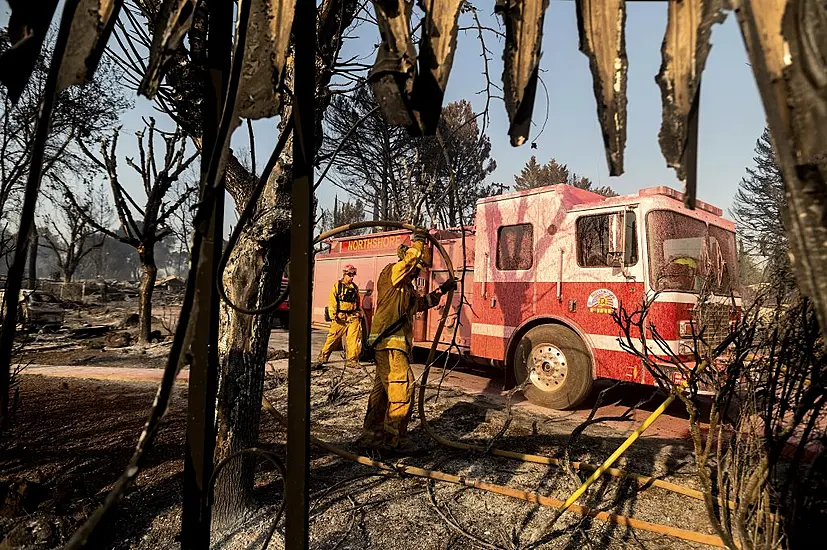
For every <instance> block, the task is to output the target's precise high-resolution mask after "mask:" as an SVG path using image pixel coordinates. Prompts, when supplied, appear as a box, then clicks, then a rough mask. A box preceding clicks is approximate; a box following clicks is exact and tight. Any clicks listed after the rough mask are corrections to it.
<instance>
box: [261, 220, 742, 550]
mask: <svg viewBox="0 0 827 550" xmlns="http://www.w3.org/2000/svg"><path fill="white" fill-rule="evenodd" d="M370 227H385V228H392V229H402V230H407V231H412V232H415V231H418V232H422V233H424V234H425V235H426V236H427V238H428V240H429V241H430V242H431V244H432V245H433V246H434V248H436V249H437V250H438V251H439V253H440V255H441V256H442V258H443V261H444V262H445V267H446V270H447V271H448V276H449V277H450V278H454V276H455V275H454V267H453V263H452V262H451V258H450V256H449V255H448V253H447V252H446V251H445V248H444V247H443V246H442V244H441V243H440V242H439V241H438V240H437V239H436V238H435V237H434V236H433V235H431V234H430V233H427V232H424V231H423V230H422V229H421V228H417V227H415V226H413V225H410V224H406V223H402V222H392V221H366V222H357V223H352V224H348V225H344V226H340V227H337V228H334V229H331V230H330V231H326V232H324V233H322V234H320V235H319V236H318V237H316V239H315V240H314V244H316V243H319V242H321V241H324V240H326V239H329V238H331V237H334V236H336V235H339V234H341V233H344V232H345V231H350V230H354V229H364V228H370ZM453 294H454V291H453V290H451V291H449V292H448V293H447V294H446V297H447V298H446V299H447V303H448V304H450V303H451V302H452V300H453ZM448 312H449V308H447V307H446V308H444V309H443V312H442V317H441V318H440V322H439V324H438V326H437V329H436V332H435V334H434V337H433V342H432V343H431V347H430V350H429V353H428V359H427V362H426V364H425V369H424V370H423V372H422V377H421V382H420V387H419V400H418V401H419V403H418V412H419V416H420V418H421V422H422V426H423V428H424V430H425V432H426V433H427V434H428V436H429V437H431V438H432V439H433V440H434V441H436V442H437V443H439V444H441V445H443V446H446V447H450V448H454V449H459V450H469V451H474V452H479V453H483V454H485V453H486V452H487V453H490V454H492V455H495V456H501V457H504V458H511V459H515V460H520V461H523V462H532V463H537V464H546V465H553V466H560V465H562V464H563V462H562V461H561V460H559V459H556V458H552V457H546V456H539V455H532V454H526V453H517V452H513V451H506V450H503V449H496V448H493V449H490V450H487V449H485V448H484V447H481V446H479V445H472V444H468V443H462V442H459V441H453V440H450V439H447V438H445V437H442V436H441V435H439V434H438V433H436V431H435V430H434V429H433V428H432V427H431V426H430V424H429V423H428V419H427V416H426V414H425V390H426V387H427V381H428V374H429V372H430V369H431V365H432V364H433V361H434V356H435V354H436V350H437V346H438V343H439V341H440V337H441V335H442V331H443V329H444V327H445V324H446V321H447V317H448ZM673 399H674V395H671V396H670V398H667V403H664V404H663V405H662V406H661V407H659V408H658V409H657V410H656V411H655V413H653V414H652V415H650V417H649V418H648V419H647V420H646V422H644V425H642V426H641V427H640V428H638V430H636V431H635V432H633V434H632V435H631V436H630V437H629V439H627V441H626V442H624V444H622V445H621V447H620V448H619V449H618V450H617V451H615V453H614V454H613V455H612V456H611V457H610V459H609V460H607V461H606V462H605V463H604V464H603V465H601V466H595V465H593V464H588V463H584V462H571V463H569V465H570V466H571V467H573V468H576V469H578V470H581V471H589V472H593V475H592V476H591V477H590V478H589V480H587V481H586V483H584V484H583V485H582V486H581V487H580V488H579V489H578V491H576V492H575V493H574V494H573V495H572V496H571V497H569V498H568V499H567V500H566V501H565V502H564V501H561V500H558V499H556V498H553V497H549V496H544V495H539V494H537V493H532V492H527V491H522V490H519V489H514V488H512V487H507V486H504V485H498V484H494V483H488V482H484V481H479V480H476V479H471V478H467V477H465V476H457V475H453V474H448V473H445V472H440V471H435V470H428V469H424V468H418V467H415V466H409V465H406V464H402V463H400V462H396V463H393V464H388V463H384V462H380V461H377V460H374V459H372V458H369V457H366V456H360V455H356V454H354V453H351V452H349V451H346V450H344V449H341V448H339V447H336V446H334V445H331V444H330V443H327V442H326V441H323V440H321V439H319V438H317V437H315V436H313V435H311V437H310V441H311V443H313V444H314V445H317V446H319V447H321V448H323V449H325V450H326V451H328V452H330V453H333V454H335V455H337V456H339V457H341V458H344V459H346V460H349V461H352V462H356V463H358V464H363V465H365V466H370V467H373V468H377V469H379V470H380V471H381V473H382V474H383V475H394V474H402V475H411V476H415V477H421V478H426V479H432V480H436V481H443V482H446V483H453V484H458V485H463V486H465V487H473V488H476V489H480V490H483V491H487V492H490V493H495V494H499V495H504V496H508V497H512V498H516V499H519V500H523V501H525V502H530V503H532V504H539V505H541V506H544V507H549V508H555V509H557V510H558V511H559V512H560V513H562V512H564V511H569V512H573V513H577V514H579V515H581V516H584V517H592V518H595V519H598V520H601V521H605V522H607V523H612V524H615V525H621V526H625V527H629V528H632V529H639V530H643V531H649V532H652V533H657V534H662V535H669V536H673V537H676V538H680V539H683V540H687V541H692V542H697V543H701V544H707V545H710V546H716V547H724V543H723V541H722V540H721V538H720V537H718V536H715V535H709V534H705V533H699V532H696V531H689V530H686V529H679V528H675V527H671V526H668V525H663V524H658V523H652V522H648V521H643V520H639V519H635V518H632V517H628V516H621V515H618V514H614V513H610V512H603V511H599V510H596V509H593V508H588V507H585V506H580V505H577V504H575V503H574V502H575V501H576V500H577V498H578V497H579V496H580V495H582V493H583V492H585V490H586V489H587V488H588V487H589V485H591V484H592V483H593V482H594V481H595V480H596V479H597V478H599V477H600V476H602V475H604V474H608V475H610V476H613V477H625V478H629V479H634V480H636V481H638V482H639V483H641V484H643V485H644V486H655V487H660V488H662V489H665V490H667V491H671V492H674V493H679V494H682V495H685V496H688V497H691V498H694V499H698V500H703V499H704V496H703V493H701V492H700V491H697V490H695V489H690V488H688V487H684V486H681V485H677V484H674V483H669V482H666V481H663V480H660V479H656V478H654V477H651V476H644V475H639V474H635V473H632V472H627V471H624V470H620V469H617V468H612V467H610V466H611V464H612V463H613V462H614V461H615V460H616V459H617V458H618V457H619V456H620V455H622V454H623V452H625V450H626V449H628V447H629V446H631V444H632V443H633V442H634V441H635V440H636V439H637V437H639V435H640V434H641V433H642V432H643V431H644V430H645V429H646V428H647V427H648V426H649V425H651V423H652V422H654V421H655V419H657V417H658V416H659V415H660V413H662V412H663V411H664V410H665V409H666V406H668V403H671V401H672V400H673ZM262 406H263V407H264V408H265V410H267V411H268V412H269V413H270V414H271V415H272V416H273V417H274V419H275V420H276V421H277V422H278V423H280V424H282V425H284V426H286V425H287V419H286V418H285V417H284V416H283V415H282V414H281V413H280V412H279V411H278V410H277V409H276V408H275V406H273V404H272V403H271V402H270V401H269V400H268V399H267V398H266V397H262ZM728 505H729V506H730V507H731V506H733V503H731V502H729V503H728Z"/></svg>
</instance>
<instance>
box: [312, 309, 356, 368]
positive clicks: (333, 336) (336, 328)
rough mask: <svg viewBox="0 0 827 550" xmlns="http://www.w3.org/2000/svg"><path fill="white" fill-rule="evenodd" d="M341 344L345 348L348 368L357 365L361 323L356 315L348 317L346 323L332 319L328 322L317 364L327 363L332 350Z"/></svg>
mask: <svg viewBox="0 0 827 550" xmlns="http://www.w3.org/2000/svg"><path fill="white" fill-rule="evenodd" d="M340 342H341V343H342V346H343V347H344V348H345V355H346V357H347V360H346V364H347V365H348V366H351V367H353V366H356V365H357V364H358V363H359V355H360V354H361V353H362V321H361V319H360V318H359V316H358V315H348V316H347V320H346V321H342V320H340V319H334V320H333V321H331V322H330V328H329V329H328V331H327V340H325V343H324V346H322V351H321V353H320V354H319V362H320V363H327V362H328V361H329V360H330V354H331V353H333V350H334V348H335V347H336V346H337V345H338V344H339V343H340Z"/></svg>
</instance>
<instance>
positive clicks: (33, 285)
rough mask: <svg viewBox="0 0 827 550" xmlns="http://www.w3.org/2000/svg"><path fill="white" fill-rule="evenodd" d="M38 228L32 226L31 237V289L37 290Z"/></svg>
mask: <svg viewBox="0 0 827 550" xmlns="http://www.w3.org/2000/svg"><path fill="white" fill-rule="evenodd" d="M38 240H39V239H38V235H37V227H36V226H34V225H32V234H31V236H30V237H29V288H30V289H32V290H35V289H36V288H37V244H38V242H37V241H38Z"/></svg>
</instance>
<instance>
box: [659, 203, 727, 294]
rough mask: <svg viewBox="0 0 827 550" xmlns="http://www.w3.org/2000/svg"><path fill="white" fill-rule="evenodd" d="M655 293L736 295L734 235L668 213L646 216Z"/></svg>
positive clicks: (674, 213)
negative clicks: (658, 291) (705, 292)
mask: <svg viewBox="0 0 827 550" xmlns="http://www.w3.org/2000/svg"><path fill="white" fill-rule="evenodd" d="M646 225H647V228H646V234H647V235H648V240H649V275H650V278H651V285H652V288H653V289H654V290H661V291H665V290H678V291H686V292H698V293H700V292H702V291H704V289H706V291H712V292H713V293H714V294H718V295H729V294H730V293H737V292H738V290H737V288H736V287H737V281H738V264H737V255H736V248H735V234H734V233H732V232H731V231H727V230H725V229H722V228H720V227H716V226H714V225H710V226H707V224H705V223H704V222H702V221H701V220H698V219H695V218H691V217H689V216H686V215H684V214H679V213H677V212H672V211H668V210H656V211H653V212H649V214H647V216H646Z"/></svg>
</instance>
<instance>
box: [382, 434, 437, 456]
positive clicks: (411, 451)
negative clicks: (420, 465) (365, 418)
mask: <svg viewBox="0 0 827 550" xmlns="http://www.w3.org/2000/svg"><path fill="white" fill-rule="evenodd" d="M379 452H381V453H385V454H388V455H391V456H413V457H417V456H425V455H426V454H428V449H426V448H425V447H420V446H419V445H417V444H416V443H414V442H413V441H411V440H410V439H408V438H404V439H399V440H398V441H397V442H396V444H388V445H385V446H383V447H382V448H380V449H379Z"/></svg>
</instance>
